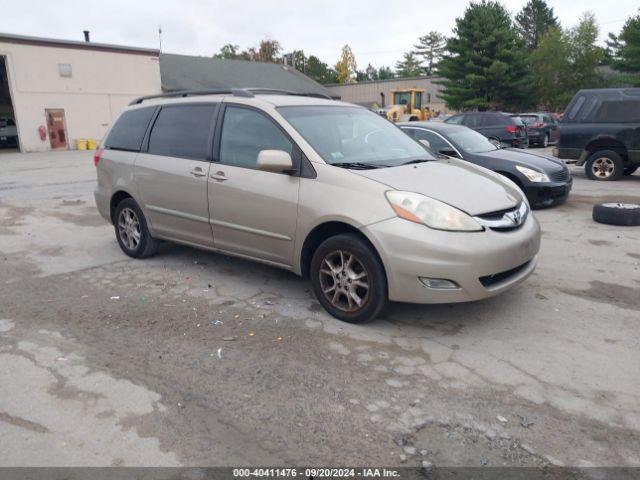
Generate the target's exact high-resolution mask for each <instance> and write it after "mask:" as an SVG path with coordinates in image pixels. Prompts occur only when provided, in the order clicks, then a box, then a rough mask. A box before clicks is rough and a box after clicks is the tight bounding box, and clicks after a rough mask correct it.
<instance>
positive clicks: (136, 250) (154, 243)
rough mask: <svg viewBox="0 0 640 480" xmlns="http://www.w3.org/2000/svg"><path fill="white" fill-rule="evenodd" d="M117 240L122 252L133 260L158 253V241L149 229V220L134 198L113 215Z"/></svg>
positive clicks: (126, 200)
mask: <svg viewBox="0 0 640 480" xmlns="http://www.w3.org/2000/svg"><path fill="white" fill-rule="evenodd" d="M113 225H114V227H115V230H116V239H117V240H118V245H120V248H121V249H122V251H123V252H124V253H125V254H127V255H128V256H130V257H133V258H145V257H150V256H152V255H154V254H155V253H156V252H157V251H158V244H159V242H158V240H156V239H155V238H153V237H152V236H151V234H150V233H149V228H148V227H147V219H146V218H145V217H144V214H143V213H142V210H141V209H140V207H139V206H138V204H137V203H136V201H135V200H134V199H133V198H125V199H124V200H122V201H121V202H120V203H119V204H118V206H117V207H116V211H115V213H114V215H113Z"/></svg>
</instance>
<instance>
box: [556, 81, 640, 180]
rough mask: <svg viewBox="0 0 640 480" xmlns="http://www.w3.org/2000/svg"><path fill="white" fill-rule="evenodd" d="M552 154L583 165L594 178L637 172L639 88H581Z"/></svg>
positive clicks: (611, 178)
mask: <svg viewBox="0 0 640 480" xmlns="http://www.w3.org/2000/svg"><path fill="white" fill-rule="evenodd" d="M553 154H554V155H555V156H557V157H558V158H562V159H567V160H570V161H575V163H576V164H577V165H584V166H585V172H586V174H587V177H589V178H590V179H592V180H618V179H619V178H620V177H622V176H623V175H631V174H632V173H633V172H635V171H636V169H637V168H638V167H639V166H640V88H605V89H596V90H580V91H579V92H578V93H577V94H576V96H575V97H573V100H571V103H569V106H568V107H567V109H566V111H565V115H564V117H563V118H562V122H561V123H560V139H559V140H558V143H557V145H556V148H554V150H553ZM569 163H572V162H569Z"/></svg>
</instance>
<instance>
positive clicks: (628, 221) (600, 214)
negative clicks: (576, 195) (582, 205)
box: [593, 203, 640, 227]
mask: <svg viewBox="0 0 640 480" xmlns="http://www.w3.org/2000/svg"><path fill="white" fill-rule="evenodd" d="M593 219H594V220H595V221H596V222H599V223H606V224H608V225H622V226H625V227H632V226H636V225H640V204H637V203H599V204H597V205H594V206H593Z"/></svg>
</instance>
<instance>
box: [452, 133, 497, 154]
mask: <svg viewBox="0 0 640 480" xmlns="http://www.w3.org/2000/svg"><path fill="white" fill-rule="evenodd" d="M448 136H449V138H450V139H451V141H452V142H454V143H456V144H457V145H458V146H459V147H460V148H461V149H462V150H463V151H465V152H468V153H487V152H493V151H494V150H497V149H498V147H496V146H495V145H494V144H493V143H491V142H490V141H489V139H488V138H487V137H485V136H484V135H482V134H480V133H478V132H476V131H475V130H471V129H470V128H461V129H460V130H457V129H456V131H454V132H451V133H448Z"/></svg>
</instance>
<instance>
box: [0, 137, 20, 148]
mask: <svg viewBox="0 0 640 480" xmlns="http://www.w3.org/2000/svg"><path fill="white" fill-rule="evenodd" d="M17 146H18V137H13V136H7V137H5V136H3V135H0V147H17Z"/></svg>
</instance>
